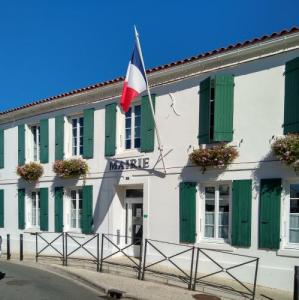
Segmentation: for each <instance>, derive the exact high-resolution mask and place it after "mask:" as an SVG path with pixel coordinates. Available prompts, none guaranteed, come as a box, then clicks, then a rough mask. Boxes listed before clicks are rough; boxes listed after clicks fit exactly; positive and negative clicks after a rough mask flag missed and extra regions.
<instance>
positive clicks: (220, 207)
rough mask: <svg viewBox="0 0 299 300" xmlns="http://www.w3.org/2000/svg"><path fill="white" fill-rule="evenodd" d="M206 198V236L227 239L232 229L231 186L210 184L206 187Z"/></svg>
mask: <svg viewBox="0 0 299 300" xmlns="http://www.w3.org/2000/svg"><path fill="white" fill-rule="evenodd" d="M204 198H205V201H204V237H205V238H216V239H224V240H227V239H228V237H229V231H230V228H229V223H230V222H229V219H230V216H229V213H230V186H229V185H228V184H220V185H208V186H206V187H205V188H204Z"/></svg>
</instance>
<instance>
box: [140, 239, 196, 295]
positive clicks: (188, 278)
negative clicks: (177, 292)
mask: <svg viewBox="0 0 299 300" xmlns="http://www.w3.org/2000/svg"><path fill="white" fill-rule="evenodd" d="M154 242H157V243H162V244H171V245H175V246H178V247H187V248H188V249H186V250H182V251H179V252H176V253H175V254H173V255H170V256H167V255H166V254H165V253H163V251H162V250H161V249H159V248H158V247H157V246H155V245H154V244H153V243H154ZM148 245H150V246H151V247H152V248H153V249H155V251H157V252H158V253H159V254H160V255H161V256H162V257H163V258H162V259H161V260H159V261H156V262H154V263H151V264H149V265H146V257H147V251H148ZM194 251H195V247H194V246H189V245H182V244H176V243H170V242H163V241H158V240H151V239H145V246H144V256H143V267H142V276H141V279H142V280H144V276H145V272H147V271H148V272H151V273H156V274H161V275H167V276H170V277H174V278H178V279H179V280H181V281H182V282H184V283H186V284H187V285H188V289H191V287H192V278H193V263H194ZM187 252H191V262H190V272H189V274H188V273H187V272H185V271H184V270H183V269H182V268H181V267H179V266H178V265H177V264H176V263H175V262H174V261H173V258H175V257H178V256H179V255H182V254H185V253H187ZM165 261H168V262H169V263H171V264H172V265H173V266H174V267H175V269H177V270H179V273H180V274H179V275H177V274H172V273H169V272H162V271H157V270H152V269H150V268H151V267H153V266H154V265H157V264H161V263H163V262H165Z"/></svg>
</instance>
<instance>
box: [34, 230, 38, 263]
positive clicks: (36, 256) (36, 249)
mask: <svg viewBox="0 0 299 300" xmlns="http://www.w3.org/2000/svg"><path fill="white" fill-rule="evenodd" d="M37 235H38V233H37V232H36V233H35V262H37V261H38V244H37V243H38V241H37V239H38V236H37Z"/></svg>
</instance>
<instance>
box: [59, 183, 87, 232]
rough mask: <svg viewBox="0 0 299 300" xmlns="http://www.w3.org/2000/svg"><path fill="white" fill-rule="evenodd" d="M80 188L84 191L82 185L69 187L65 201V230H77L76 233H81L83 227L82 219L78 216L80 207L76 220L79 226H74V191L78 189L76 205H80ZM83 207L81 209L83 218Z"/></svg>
mask: <svg viewBox="0 0 299 300" xmlns="http://www.w3.org/2000/svg"><path fill="white" fill-rule="evenodd" d="M79 190H81V191H82V187H80V186H79V187H70V188H68V189H67V192H66V201H65V202H64V203H65V204H66V205H65V208H64V224H66V226H65V227H66V228H65V231H69V232H76V233H81V232H82V228H81V224H80V223H81V222H80V219H79V218H78V216H79V209H77V212H76V220H77V221H76V222H77V227H72V195H71V193H72V191H76V202H77V204H76V206H77V207H79ZM81 201H82V209H83V191H82V199H81ZM82 209H81V218H82Z"/></svg>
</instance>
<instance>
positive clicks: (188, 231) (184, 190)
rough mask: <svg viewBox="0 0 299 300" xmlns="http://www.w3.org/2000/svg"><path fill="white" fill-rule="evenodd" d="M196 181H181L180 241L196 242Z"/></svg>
mask: <svg viewBox="0 0 299 300" xmlns="http://www.w3.org/2000/svg"><path fill="white" fill-rule="evenodd" d="M195 238H196V183H195V182H181V183H180V243H195Z"/></svg>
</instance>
